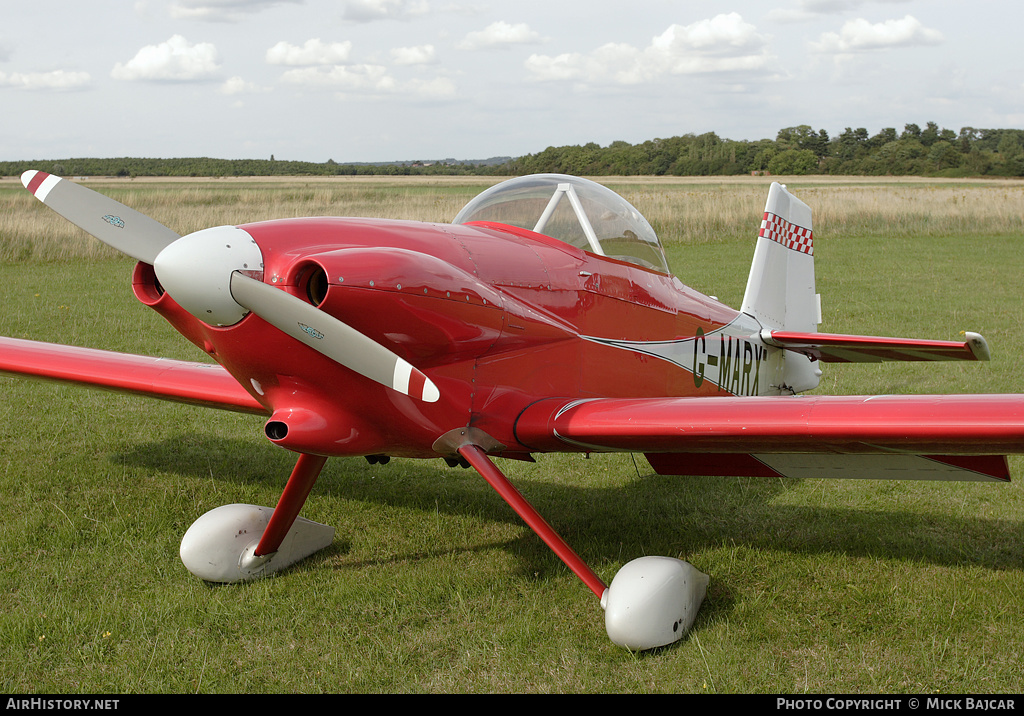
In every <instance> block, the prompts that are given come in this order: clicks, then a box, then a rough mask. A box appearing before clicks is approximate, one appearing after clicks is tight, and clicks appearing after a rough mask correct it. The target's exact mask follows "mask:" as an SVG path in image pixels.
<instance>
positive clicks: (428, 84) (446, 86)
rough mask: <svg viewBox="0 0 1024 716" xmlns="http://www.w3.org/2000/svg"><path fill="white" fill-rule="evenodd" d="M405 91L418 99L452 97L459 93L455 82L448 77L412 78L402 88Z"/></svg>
mask: <svg viewBox="0 0 1024 716" xmlns="http://www.w3.org/2000/svg"><path fill="white" fill-rule="evenodd" d="M401 89H402V91H403V92H406V93H408V94H411V95H413V96H415V97H417V98H418V99H432V100H437V99H451V98H453V97H455V96H457V95H458V88H457V87H456V86H455V83H454V82H452V81H451V80H450V79H448V78H447V77H435V78H434V79H432V80H418V79H417V80H412V81H410V82H409V83H407V84H406V85H404V86H403V87H402V88H401Z"/></svg>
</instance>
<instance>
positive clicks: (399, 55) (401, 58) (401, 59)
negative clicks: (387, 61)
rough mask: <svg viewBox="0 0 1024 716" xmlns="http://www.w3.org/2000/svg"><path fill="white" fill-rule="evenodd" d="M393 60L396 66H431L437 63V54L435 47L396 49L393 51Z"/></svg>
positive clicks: (419, 46)
mask: <svg viewBox="0 0 1024 716" xmlns="http://www.w3.org/2000/svg"><path fill="white" fill-rule="evenodd" d="M391 59H392V60H394V61H395V64H396V65H429V64H433V63H434V62H435V61H436V59H437V53H436V52H435V50H434V46H433V45H417V46H416V47H396V48H395V49H393V50H392V51H391Z"/></svg>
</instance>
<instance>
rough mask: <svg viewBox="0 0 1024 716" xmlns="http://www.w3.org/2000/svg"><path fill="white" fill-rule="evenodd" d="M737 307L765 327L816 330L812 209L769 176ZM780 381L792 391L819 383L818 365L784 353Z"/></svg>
mask: <svg viewBox="0 0 1024 716" xmlns="http://www.w3.org/2000/svg"><path fill="white" fill-rule="evenodd" d="M740 310H741V311H742V312H744V313H747V314H749V315H751V316H753V317H754V318H756V319H757V320H758V321H759V322H760V323H761V325H762V326H764V327H765V328H775V329H781V330H786V331H801V332H816V331H817V330H818V324H819V323H820V322H821V304H820V301H819V297H818V294H817V293H816V291H815V285H814V236H813V231H812V224H811V209H810V207H808V206H807V205H806V204H805V203H803V202H802V201H800V200H799V199H798V198H796V197H795V196H793V195H792V194H790V193H789V191H787V189H786V187H785V186H784V185H782V184H779V183H778V182H772V185H771V188H770V189H769V190H768V201H767V202H766V203H765V209H764V217H763V219H762V221H761V230H760V232H759V234H758V238H757V245H756V247H755V249H754V260H753V262H752V263H751V266H750V275H749V276H748V278H747V288H746V291H745V292H744V294H743V303H742V305H741V307H740ZM784 360H785V366H784V370H783V380H782V382H783V385H784V386H785V387H786V388H787V389H789V390H792V391H793V392H801V391H804V390H810V389H812V388H814V387H816V386H817V385H818V379H819V378H820V376H821V371H820V370H819V369H818V368H817V366H816V364H814V363H812V362H811V361H810V360H809V359H808V358H807V357H806V356H802V355H794V354H789V353H788V352H787V355H786V356H785V359H784Z"/></svg>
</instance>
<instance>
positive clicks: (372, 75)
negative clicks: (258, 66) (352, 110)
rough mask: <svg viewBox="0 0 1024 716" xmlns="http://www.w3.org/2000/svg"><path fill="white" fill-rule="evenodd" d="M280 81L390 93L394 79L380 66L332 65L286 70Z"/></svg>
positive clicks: (346, 90)
mask: <svg viewBox="0 0 1024 716" xmlns="http://www.w3.org/2000/svg"><path fill="white" fill-rule="evenodd" d="M281 79H282V81H284V82H288V83H291V84H297V85H303V86H306V87H323V88H330V89H337V90H338V91H341V92H390V91H392V90H394V89H395V79H394V77H392V76H391V75H389V74H388V71H387V68H386V67H384V66H382V65H368V64H361V65H349V66H342V65H334V66H331V67H304V68H302V69H297V70H288V71H287V72H285V73H284V74H283V75H281Z"/></svg>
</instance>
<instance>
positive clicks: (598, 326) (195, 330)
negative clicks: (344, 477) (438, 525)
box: [135, 218, 737, 457]
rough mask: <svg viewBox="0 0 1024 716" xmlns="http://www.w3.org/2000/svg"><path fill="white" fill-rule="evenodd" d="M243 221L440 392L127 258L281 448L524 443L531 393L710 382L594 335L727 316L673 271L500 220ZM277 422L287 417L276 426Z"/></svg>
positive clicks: (644, 337)
mask: <svg viewBox="0 0 1024 716" xmlns="http://www.w3.org/2000/svg"><path fill="white" fill-rule="evenodd" d="M241 228H243V229H245V231H247V232H248V233H249V234H250V235H251V236H252V237H253V239H255V241H256V243H257V244H258V245H259V248H260V250H261V251H262V254H263V257H264V267H263V280H264V281H265V282H266V283H268V284H270V285H273V286H276V287H279V288H281V289H283V290H285V291H288V292H290V293H292V294H294V295H296V296H298V297H300V298H303V299H304V300H307V301H310V302H311V303H314V304H315V305H318V306H319V308H320V309H321V310H323V311H326V312H327V313H330V314H331V315H333V316H335V317H336V318H338V319H340V320H342V321H344V322H345V323H347V324H348V325H350V326H352V327H353V328H355V329H357V330H358V331H360V332H361V333H363V334H365V335H366V336H369V337H370V338H372V339H373V340H375V341H377V342H379V343H381V344H382V345H384V346H387V347H388V348H390V349H391V350H392V351H394V352H395V353H397V354H398V355H399V356H401V357H402V358H404V359H405V360H407V361H409V362H410V363H411V364H412V365H414V366H415V367H417V368H419V369H420V370H421V371H423V372H424V373H425V374H427V376H428V377H429V378H430V379H431V380H432V381H433V382H434V383H435V384H436V385H437V387H438V389H439V390H440V394H441V399H440V400H438V401H437V402H435V403H425V402H423V401H420V400H417V399H415V398H411V397H408V396H405V395H402V394H400V393H397V392H395V391H393V390H390V389H388V388H385V387H383V386H381V385H379V384H377V383H375V382H373V381H370V380H367V379H366V378H364V377H362V376H360V375H358V374H356V373H353V372H352V371H350V370H348V369H347V368H344V367H342V366H340V365H338V364H337V363H334V362H333V361H331V360H329V359H327V358H325V357H324V356H323V355H321V354H319V353H317V352H316V351H314V350H312V349H310V348H308V347H306V346H305V345H303V344H301V343H299V342H298V341H295V340H294V339H291V338H289V337H287V336H285V335H283V334H282V333H281V332H280V331H278V330H276V329H274V328H273V327H271V326H270V325H269V324H267V323H265V322H264V321H262V320H261V319H260V318H258V317H257V316H255V315H251V314H250V315H248V316H246V317H245V318H244V319H243V320H242V321H241V322H239V323H237V324H235V325H233V326H229V327H213V326H210V325H207V324H205V323H203V322H201V321H199V320H197V319H196V318H194V317H193V316H192V315H190V314H189V313H187V312H185V311H184V310H183V309H181V307H180V306H178V304H177V303H175V302H174V300H173V299H172V298H171V297H170V296H169V295H167V294H165V293H163V292H162V291H161V290H160V288H159V286H158V284H157V283H156V281H155V277H154V274H153V271H152V267H151V266H149V265H148V264H145V263H140V264H139V266H138V267H137V269H136V276H135V293H136V296H138V298H139V299H140V300H141V301H143V303H145V304H147V305H149V306H151V307H152V308H154V309H155V310H157V311H158V312H159V313H160V314H161V315H163V316H164V317H165V318H166V319H167V320H168V321H170V323H171V324H172V325H173V326H174V327H175V328H176V329H177V330H178V331H180V332H181V333H182V334H183V335H185V336H186V337H187V338H189V340H191V341H192V342H193V343H195V344H196V345H197V346H199V347H200V348H202V349H203V350H204V351H205V352H206V353H208V354H209V355H210V356H212V357H213V358H214V359H216V360H217V361H218V362H219V363H220V364H222V365H223V366H224V367H225V368H226V369H227V370H228V371H229V372H230V373H231V374H232V375H233V376H234V377H235V378H236V379H237V380H238V381H239V383H240V384H241V385H243V386H244V387H245V388H246V390H247V391H249V393H250V394H251V395H252V396H253V397H254V398H255V399H256V400H258V401H259V402H260V403H261V404H263V405H264V406H265V407H266V408H267V411H268V413H270V414H271V416H272V417H271V421H270V422H269V423H268V430H267V434H268V437H270V439H271V440H273V441H274V442H277V443H279V444H281V445H282V446H284V447H287V448H289V449H292V450H296V451H299V452H308V453H314V454H319V455H325V456H351V455H373V454H389V455H396V456H405V457H433V456H437V454H438V452H437V451H436V450H435V449H434V448H433V447H432V446H433V445H434V442H435V441H436V440H437V439H438V436H440V435H442V434H444V433H446V432H448V431H450V430H453V429H457V428H465V427H473V428H476V429H479V430H482V431H484V432H485V433H487V434H488V435H489V436H491V437H492V438H494V439H495V440H496V441H498V442H499V443H501V444H502V445H504V446H505V454H506V455H509V456H516V455H524V454H526V453H529V452H530V451H531V450H530V446H528V445H522V444H520V443H519V441H518V440H517V438H516V436H515V432H514V425H515V420H516V418H517V417H518V416H519V415H520V413H521V412H522V411H523V410H524V409H525V408H526V407H527V406H529V405H531V404H532V403H534V402H536V401H538V400H541V399H544V398H550V397H565V398H588V397H654V396H683V395H702V394H703V395H717V394H722V390H721V389H720V388H719V387H718V386H717V385H715V384H713V383H711V382H710V381H703V382H702V381H701V380H700V379H699V376H696V375H695V372H694V371H691V370H685V369H682V368H681V367H680V365H679V364H677V363H673V362H670V361H667V360H661V359H659V358H656V357H652V356H650V355H647V354H645V353H643V352H636V351H631V350H623V349H622V348H621V347H615V346H609V345H606V344H602V343H600V342H597V341H595V340H591V339H590V338H595V337H596V338H599V339H609V340H614V341H637V342H657V341H676V340H680V339H685V338H693V337H694V336H697V335H699V334H700V333H701V332H703V333H710V332H712V331H714V330H717V329H720V328H722V327H723V326H725V325H726V324H729V323H730V322H732V321H733V320H734V319H735V318H736V317H737V313H736V312H735V311H734V310H732V309H729V308H727V307H725V306H723V305H722V304H720V303H718V302H716V301H714V300H712V299H710V298H708V297H707V296H704V295H702V294H700V293H697V292H696V291H693V290H692V289H689V288H687V287H686V286H684V285H682V284H681V283H680V282H679V280H678V279H676V278H674V277H673V276H670V275H666V274H663V273H660V272H657V271H653V270H648V269H646V268H642V267H640V266H637V265H634V264H631V263H627V262H624V261H620V260H616V259H612V258H606V257H602V256H597V255H594V254H591V253H587V252H584V251H581V250H580V249H578V248H575V247H573V246H571V245H569V244H566V243H563V242H561V241H558V240H556V239H552V238H549V237H546V236H543V235H540V234H536V233H533V232H530V231H527V230H523V229H518V228H515V227H510V226H506V225H499V224H476V225H448V224H428V223H417V222H404V221H385V220H375V219H330V218H311V219H288V220H278V221H270V222H263V223H256V224H249V225H246V226H243V227H241ZM695 361H696V358H695ZM695 378H696V379H695ZM272 424H274V425H282V424H284V425H286V426H287V428H288V429H287V431H286V432H287V435H286V437H283V438H282V437H280V435H281V433H278V432H275V431H274V430H273V429H271V428H270V427H269V426H270V425H272Z"/></svg>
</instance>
